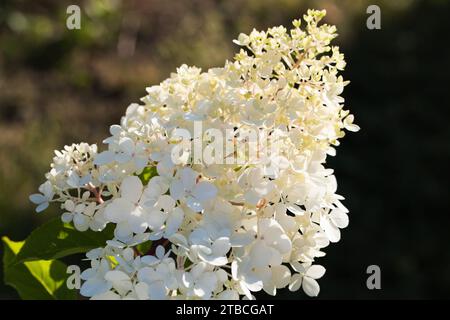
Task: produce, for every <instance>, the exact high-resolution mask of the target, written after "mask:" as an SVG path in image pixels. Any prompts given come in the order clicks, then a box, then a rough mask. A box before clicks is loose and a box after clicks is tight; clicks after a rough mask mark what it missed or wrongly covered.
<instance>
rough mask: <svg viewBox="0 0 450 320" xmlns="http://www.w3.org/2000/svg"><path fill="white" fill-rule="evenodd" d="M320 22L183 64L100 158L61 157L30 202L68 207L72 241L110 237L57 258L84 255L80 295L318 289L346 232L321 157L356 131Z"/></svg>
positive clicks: (76, 152)
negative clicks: (224, 56) (325, 261)
mask: <svg viewBox="0 0 450 320" xmlns="http://www.w3.org/2000/svg"><path fill="white" fill-rule="evenodd" d="M324 15H325V11H315V10H309V11H308V13H307V15H305V16H304V17H303V22H301V20H294V21H293V28H292V29H291V30H287V29H286V28H284V27H282V26H280V27H273V28H270V29H268V30H267V31H256V30H253V31H252V32H251V33H250V34H249V35H246V34H240V35H239V37H238V39H237V40H234V42H235V43H236V44H237V45H239V46H241V49H240V51H239V52H238V53H237V54H236V56H235V57H234V60H233V61H227V62H225V65H224V66H223V67H221V68H212V69H209V70H207V71H205V72H202V71H201V70H200V69H199V68H196V67H188V66H186V65H183V66H181V67H179V68H178V69H177V72H176V73H173V74H172V75H171V76H170V78H168V79H167V80H165V81H163V82H162V83H161V84H159V85H157V86H152V87H149V88H147V89H146V90H147V95H146V96H145V97H143V98H142V103H141V104H132V105H130V106H129V107H128V109H127V111H126V114H125V116H124V117H123V118H122V120H121V123H120V124H119V125H113V126H111V128H110V133H111V136H110V137H108V138H107V139H106V140H104V143H105V144H107V148H106V149H105V151H102V152H99V151H98V148H97V146H96V145H89V144H86V143H81V144H74V145H72V146H66V147H65V148H64V150H62V151H56V155H55V157H54V159H53V163H52V164H51V170H50V172H48V173H47V175H46V179H47V181H46V182H45V183H44V184H43V185H41V187H40V188H39V191H40V193H39V194H34V195H32V196H31V197H30V200H31V201H32V202H33V203H35V204H36V205H37V211H38V212H41V211H43V210H45V209H46V208H47V207H48V206H49V203H52V202H56V203H59V204H60V206H61V211H62V215H61V219H62V221H63V222H64V224H62V226H63V227H64V228H72V229H71V230H72V231H73V232H69V233H68V234H69V235H70V236H72V233H74V232H76V233H85V234H89V235H90V236H91V235H95V234H102V235H103V236H105V235H106V238H105V239H103V240H106V242H104V243H103V244H101V245H100V246H99V245H98V244H97V246H96V247H95V248H93V247H94V246H88V245H86V246H84V247H83V248H84V249H83V248H78V249H76V250H75V249H73V248H72V250H69V249H67V250H66V251H67V252H65V253H61V252H59V253H58V252H56V253H55V254H53V255H52V256H51V257H52V258H55V257H61V256H65V255H68V254H69V253H74V252H86V259H88V260H89V262H90V268H88V269H86V270H84V271H83V272H82V274H81V279H82V280H83V281H82V285H81V288H80V293H81V295H82V296H85V297H89V298H92V299H240V298H244V299H254V298H255V296H254V294H255V293H257V292H260V291H265V292H266V293H267V294H269V295H276V293H277V290H278V289H282V288H286V287H287V288H289V290H291V291H298V290H299V289H300V288H302V289H303V291H304V292H305V293H306V294H307V295H308V296H317V295H318V294H319V289H320V288H319V284H318V282H317V279H319V278H321V277H322V276H323V275H324V273H325V268H324V267H323V266H321V265H319V264H316V260H317V259H318V258H320V257H323V256H324V255H325V253H324V252H323V249H324V248H325V247H327V246H328V245H329V244H330V242H331V243H333V242H337V241H339V240H340V229H342V228H345V227H346V226H347V225H348V216H347V213H348V210H347V209H346V208H345V207H344V205H343V204H342V203H341V200H342V199H343V197H342V196H340V195H338V194H336V189H337V183H336V178H335V176H334V175H333V170H332V169H329V168H326V167H325V163H326V158H327V156H328V155H329V156H334V155H335V147H336V146H338V145H339V139H340V138H342V137H344V130H348V131H357V130H358V129H359V128H358V126H357V125H355V124H353V115H351V114H349V111H347V110H344V105H343V103H344V99H343V98H342V97H341V96H340V95H341V93H342V92H343V89H344V86H346V85H347V83H348V81H344V80H343V78H342V76H340V75H339V71H341V70H343V69H344V67H345V61H344V56H343V54H342V53H340V51H339V48H338V47H336V46H331V41H332V40H333V39H334V38H335V37H336V28H335V27H334V26H330V25H327V24H320V25H319V21H320V20H321V19H322V18H323V17H324ZM301 24H305V26H304V27H303V26H302V25H301ZM199 125H200V126H201V127H202V129H203V131H204V132H203V131H202V133H201V134H199V133H198V132H196V131H198V130H197V129H198V126H199ZM206 129H207V130H206ZM217 132H222V133H225V132H226V134H223V136H222V137H224V138H223V139H222V138H221V139H219V138H218V137H219V135H217ZM253 133H256V135H257V136H258V138H257V139H256V140H255V139H254V138H255V135H252V134H253ZM223 144H226V147H225V149H221V148H219V147H220V146H221V145H223ZM242 146H244V147H242ZM199 150H200V153H199V152H196V151H199ZM108 230H110V231H108ZM108 232H109V233H108ZM61 241H62V242H64V239H63V240H61ZM61 241H59V242H58V241H57V243H60V242H61ZM72 242H74V241H72ZM25 246H26V244H25ZM66 253H67V254H66ZM19 256H20V252H19ZM44 258H48V257H44Z"/></svg>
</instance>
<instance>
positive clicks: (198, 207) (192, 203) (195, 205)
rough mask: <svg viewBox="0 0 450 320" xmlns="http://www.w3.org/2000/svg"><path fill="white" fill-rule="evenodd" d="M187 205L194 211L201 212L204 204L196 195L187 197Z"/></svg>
mask: <svg viewBox="0 0 450 320" xmlns="http://www.w3.org/2000/svg"><path fill="white" fill-rule="evenodd" d="M186 205H187V206H188V207H189V208H190V209H191V210H192V211H194V212H200V211H202V210H203V206H202V204H201V203H200V201H198V200H197V199H196V198H194V197H188V198H187V199H186Z"/></svg>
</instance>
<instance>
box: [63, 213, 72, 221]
mask: <svg viewBox="0 0 450 320" xmlns="http://www.w3.org/2000/svg"><path fill="white" fill-rule="evenodd" d="M72 219H73V214H72V213H71V212H64V213H63V214H62V215H61V220H62V222H64V223H69V222H72Z"/></svg>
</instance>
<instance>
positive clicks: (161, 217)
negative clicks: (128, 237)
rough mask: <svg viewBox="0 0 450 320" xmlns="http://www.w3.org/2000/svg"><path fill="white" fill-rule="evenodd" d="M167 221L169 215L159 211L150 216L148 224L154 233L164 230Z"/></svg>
mask: <svg viewBox="0 0 450 320" xmlns="http://www.w3.org/2000/svg"><path fill="white" fill-rule="evenodd" d="M166 219H167V214H165V213H163V212H161V211H158V210H153V211H151V212H150V213H149V214H148V218H147V223H148V226H149V227H150V229H151V230H152V231H158V230H160V229H161V228H162V226H163V225H164V222H166Z"/></svg>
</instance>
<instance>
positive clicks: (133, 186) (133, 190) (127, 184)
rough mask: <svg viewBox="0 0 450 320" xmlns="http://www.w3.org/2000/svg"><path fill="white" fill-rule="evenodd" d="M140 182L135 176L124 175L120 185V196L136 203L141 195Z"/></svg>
mask: <svg viewBox="0 0 450 320" xmlns="http://www.w3.org/2000/svg"><path fill="white" fill-rule="evenodd" d="M142 189H143V186H142V182H141V179H139V178H138V177H136V176H131V177H126V178H125V179H123V182H122V184H121V186H120V192H121V195H122V198H125V199H127V200H128V201H130V202H133V203H137V202H138V201H139V199H140V198H141V196H142Z"/></svg>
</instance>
